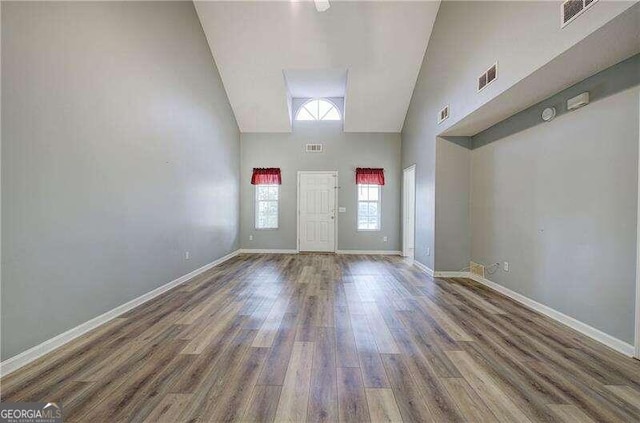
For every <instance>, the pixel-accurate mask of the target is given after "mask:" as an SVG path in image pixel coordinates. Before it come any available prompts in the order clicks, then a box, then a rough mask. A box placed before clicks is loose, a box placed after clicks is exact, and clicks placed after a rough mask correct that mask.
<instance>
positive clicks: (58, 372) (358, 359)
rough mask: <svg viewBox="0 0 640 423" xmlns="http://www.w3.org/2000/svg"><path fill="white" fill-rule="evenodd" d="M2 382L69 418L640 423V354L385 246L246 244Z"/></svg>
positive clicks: (7, 396) (12, 394)
mask: <svg viewBox="0 0 640 423" xmlns="http://www.w3.org/2000/svg"><path fill="white" fill-rule="evenodd" d="M1 382H2V386H1V388H2V392H1V398H2V401H58V402H61V403H62V405H63V407H64V409H65V414H66V421H68V422H125V421H136V422H172V423H174V422H192V421H193V422H195V421H202V422H223V421H244V422H254V421H256V422H257V421H260V422H263V421H264V422H271V421H289V422H304V421H313V422H316V421H324V422H338V421H340V422H368V421H372V422H401V421H403V422H438V423H439V422H448V421H454V422H463V421H466V422H509V423H510V422H538V421H545V422H552V421H553V422H637V421H640V362H638V361H635V360H633V359H630V358H627V357H624V356H622V355H620V354H618V353H616V352H614V351H612V350H610V349H608V348H606V347H604V346H602V345H600V344H598V343H596V342H594V341H592V340H590V339H588V338H586V337H584V336H582V335H580V334H578V333H577V332H574V331H572V330H570V329H568V328H566V327H564V326H562V325H560V324H558V323H555V322H554V321H551V320H550V319H548V318H546V317H543V316H541V315H539V314H536V313H534V312H532V311H530V310H528V309H526V308H524V307H522V306H520V305H519V304H517V303H514V302H513V301H511V300H510V299H508V298H506V297H503V296H501V295H499V294H497V293H495V292H493V291H490V290H488V289H487V288H484V287H483V286H480V285H478V284H476V283H475V282H472V281H470V280H463V279H448V280H437V279H436V280H434V279H432V278H430V277H428V276H426V275H425V274H424V273H422V272H420V271H419V270H417V269H416V268H414V267H412V266H410V265H409V264H408V263H406V262H405V261H403V260H402V259H401V258H398V257H382V256H375V257H374V256H335V255H321V254H308V255H307V254H301V255H240V256H237V257H236V258H234V259H232V260H230V261H228V262H226V263H224V264H223V265H221V266H218V267H216V268H213V269H211V270H210V271H208V272H207V273H205V274H202V275H200V276H198V277H196V278H194V279H193V280H191V281H189V282H187V283H185V284H183V285H181V286H179V287H177V288H175V289H173V290H172V291H169V292H167V293H165V294H163V295H162V296H160V297H157V298H155V299H154V300H152V301H150V302H148V303H146V304H144V305H142V306H141V307H139V308H136V309H134V310H132V311H130V312H128V313H126V314H125V315H123V316H121V317H119V318H117V319H115V320H113V321H111V322H109V323H107V324H105V325H104V326H102V327H100V328H98V329H96V330H94V331H92V332H90V333H88V334H86V335H85V336H83V337H81V338H80V339H77V340H75V341H74V342H72V343H70V344H67V345H65V346H64V347H62V348H61V349H59V350H57V351H55V352H53V353H51V354H49V355H47V356H45V357H43V358H41V359H39V360H38V361H36V362H34V363H32V364H31V365H29V366H27V367H25V368H23V369H20V370H19V371H17V372H15V373H13V374H10V375H8V376H7V377H5V378H4V379H3V380H2V381H1Z"/></svg>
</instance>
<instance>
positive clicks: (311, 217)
mask: <svg viewBox="0 0 640 423" xmlns="http://www.w3.org/2000/svg"><path fill="white" fill-rule="evenodd" d="M337 185H338V173H337V172H299V173H298V249H299V250H300V251H325V252H334V251H335V250H336V210H335V209H336V189H337Z"/></svg>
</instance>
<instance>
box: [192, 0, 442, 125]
mask: <svg viewBox="0 0 640 423" xmlns="http://www.w3.org/2000/svg"><path fill="white" fill-rule="evenodd" d="M195 4H196V10H197V12H198V15H199V17H200V21H201V22H202V27H203V28H204V31H205V34H206V36H207V40H208V41H209V45H210V47H211V51H212V53H213V56H214V58H215V61H216V64H217V65H218V69H219V71H220V75H221V76H222V81H223V83H224V86H225V89H226V91H227V94H228V96H229V101H230V102H231V106H232V108H233V110H234V113H235V115H236V119H237V121H238V125H239V126H240V130H241V131H242V132H289V131H291V120H290V110H289V107H290V103H289V101H288V99H289V97H290V96H289V93H288V90H287V84H286V82H285V78H284V72H285V71H287V72H288V74H296V73H297V74H302V75H319V78H320V82H318V81H315V82H318V83H316V84H315V87H316V88H317V87H318V86H323V81H324V80H326V78H324V80H323V77H324V76H326V75H333V74H335V73H336V72H338V73H339V72H344V71H345V70H346V71H347V83H346V92H345V95H344V97H345V116H344V130H345V131H347V132H400V130H401V129H402V125H403V123H404V118H405V115H406V112H407V108H408V106H409V101H410V100H411V95H412V93H413V88H414V85H415V82H416V78H417V76H418V72H419V70H420V65H421V64H422V59H423V56H424V52H425V50H426V47H427V43H428V41H429V36H430V34H431V29H432V27H433V22H434V20H435V17H436V13H437V11H438V7H439V4H440V3H439V1H414V2H404V1H385V2H355V1H348V2H346V1H332V2H331V7H330V8H329V9H328V10H327V11H325V12H322V13H320V12H318V11H317V10H316V8H315V6H314V3H313V2H309V1H277V2H269V1H258V2H244V1H241V2H216V1H208V2H203V1H196V2H195ZM300 71H305V72H300ZM309 83H310V85H313V84H314V81H309ZM297 85H298V87H297V88H298V90H299V91H303V92H304V91H305V90H304V88H305V87H304V81H302V82H300V81H298V83H297ZM300 86H302V88H300ZM311 88H312V87H310V89H311ZM333 94H335V93H333Z"/></svg>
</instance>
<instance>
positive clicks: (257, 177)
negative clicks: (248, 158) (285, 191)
mask: <svg viewBox="0 0 640 423" xmlns="http://www.w3.org/2000/svg"><path fill="white" fill-rule="evenodd" d="M281 184H282V176H281V175H280V168H279V167H265V168H260V167H255V168H253V175H251V185H281Z"/></svg>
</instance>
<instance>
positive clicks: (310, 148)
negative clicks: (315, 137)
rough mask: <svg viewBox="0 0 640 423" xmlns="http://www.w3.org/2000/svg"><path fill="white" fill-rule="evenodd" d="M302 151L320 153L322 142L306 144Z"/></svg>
mask: <svg viewBox="0 0 640 423" xmlns="http://www.w3.org/2000/svg"><path fill="white" fill-rule="evenodd" d="M304 151H305V152H307V153H322V144H306V145H305V146H304Z"/></svg>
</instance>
